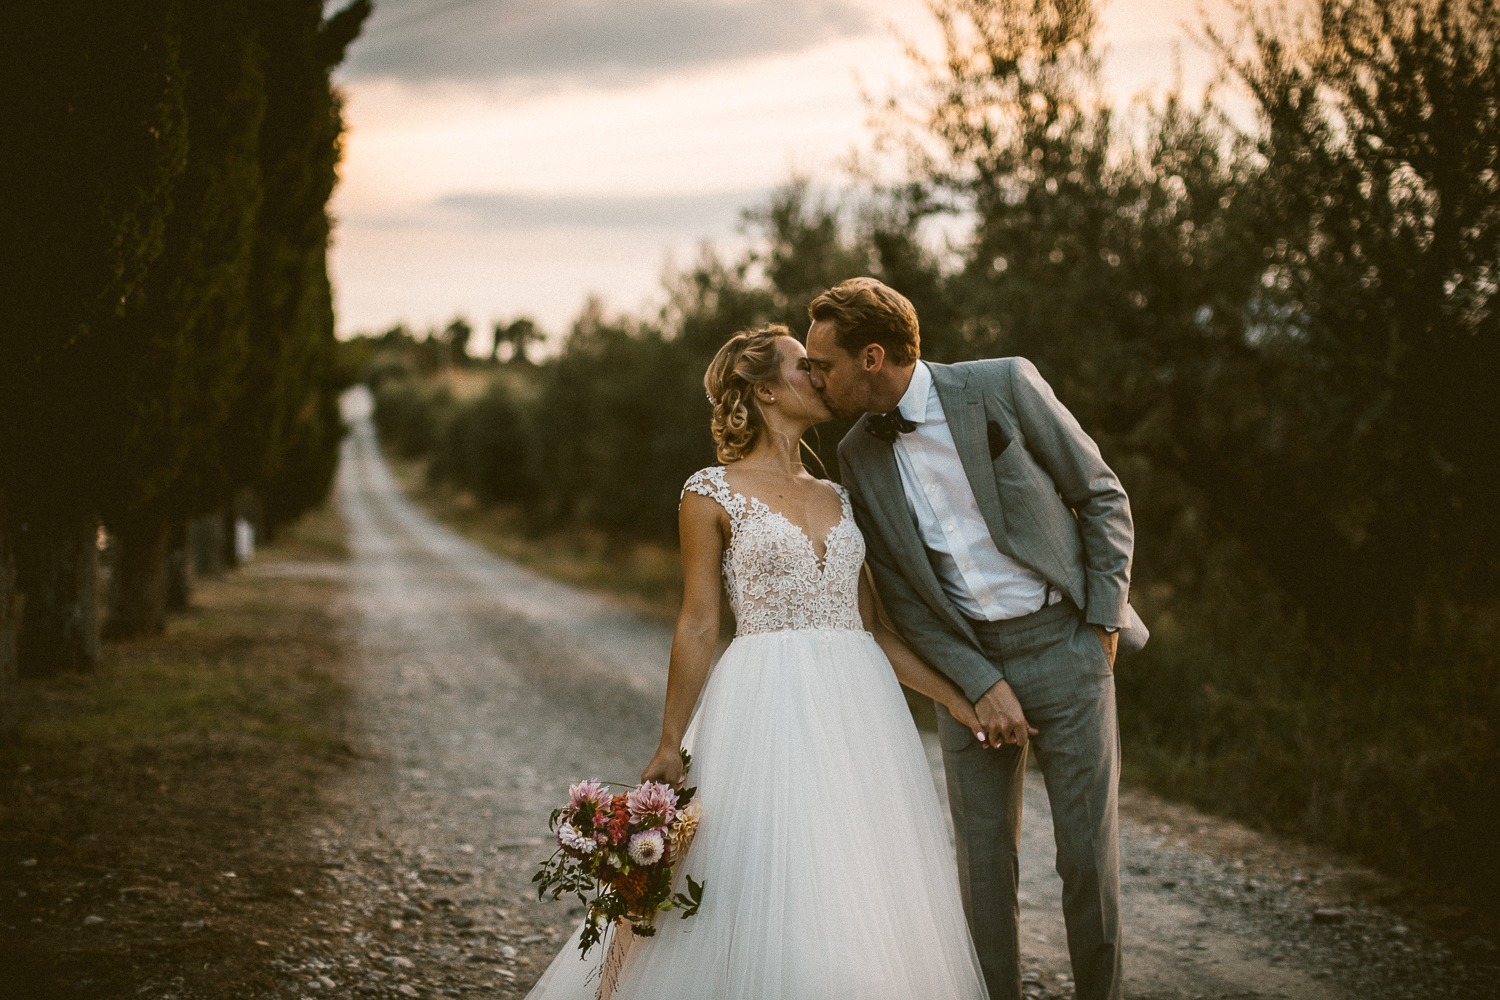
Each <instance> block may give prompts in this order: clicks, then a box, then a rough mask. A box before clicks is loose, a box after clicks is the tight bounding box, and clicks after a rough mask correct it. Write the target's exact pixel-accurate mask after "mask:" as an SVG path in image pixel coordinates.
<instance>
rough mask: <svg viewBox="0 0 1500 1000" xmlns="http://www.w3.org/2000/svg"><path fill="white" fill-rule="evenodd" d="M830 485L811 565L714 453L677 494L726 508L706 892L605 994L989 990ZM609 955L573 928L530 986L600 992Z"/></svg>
mask: <svg viewBox="0 0 1500 1000" xmlns="http://www.w3.org/2000/svg"><path fill="white" fill-rule="evenodd" d="M838 489H839V495H840V496H841V497H842V499H843V506H844V510H843V517H842V518H841V519H840V521H839V523H838V524H837V525H836V526H835V527H834V528H833V530H832V531H830V532H829V535H828V539H827V551H826V554H825V556H824V559H823V563H822V565H819V564H818V560H817V557H816V554H815V552H814V549H813V546H812V542H811V540H809V539H808V537H807V536H806V534H804V533H803V532H802V531H801V530H800V529H799V528H797V527H796V526H795V525H793V524H792V523H791V522H790V521H788V520H787V519H786V518H785V517H783V516H782V515H780V514H778V513H775V512H773V511H771V510H770V509H769V508H768V507H767V506H766V505H765V504H763V503H762V502H761V501H759V500H757V499H755V498H751V497H745V496H742V495H740V494H738V493H735V492H733V491H732V490H730V488H729V487H728V485H727V484H726V482H725V479H724V470H723V468H713V469H705V470H703V471H702V472H698V473H695V474H694V475H693V476H692V478H690V479H689V480H688V481H687V485H686V486H685V487H684V489H683V492H684V493H686V492H687V491H688V490H692V491H694V492H696V493H701V494H703V495H704V496H708V497H712V498H713V499H714V500H716V501H718V502H719V504H721V505H722V506H723V507H724V509H725V510H726V511H727V512H728V513H729V518H730V521H731V524H732V537H731V541H730V545H729V549H728V551H726V552H725V553H724V584H725V587H726V588H727V589H728V592H729V597H730V601H731V603H732V605H733V607H734V612H735V616H736V619H737V621H738V625H739V628H738V632H737V634H736V636H735V639H734V641H733V642H732V643H730V645H729V648H728V649H727V650H726V651H725V653H724V655H723V656H722V657H721V658H720V660H719V662H718V664H717V665H715V667H714V668H713V670H712V672H711V673H710V674H709V677H708V680H707V682H706V683H705V685H704V689H703V695H702V698H701V699H700V701H699V704H698V708H697V711H696V714H695V715H694V717H693V721H692V723H691V724H690V725H689V727H688V731H687V736H686V740H685V743H686V745H687V747H688V749H689V750H690V751H691V752H692V755H693V770H692V774H691V776H690V779H689V783H690V784H693V785H696V786H697V787H698V796H699V798H700V799H701V800H702V802H703V819H702V823H701V825H700V826H699V829H698V835H697V838H696V839H695V840H694V841H693V844H692V847H691V848H689V850H688V853H687V856H686V858H685V859H684V861H683V862H682V866H681V867H680V868H679V869H678V876H677V877H678V881H679V888H680V886H681V884H684V883H683V880H682V874H683V872H684V871H685V872H686V873H687V874H690V875H692V877H693V878H695V879H697V880H698V881H700V882H703V883H704V886H705V887H704V892H703V905H702V908H701V909H700V910H699V911H698V914H697V916H695V917H690V918H688V919H686V920H684V919H680V918H679V917H678V915H677V914H676V913H673V912H667V913H664V914H662V915H661V916H659V917H658V918H657V921H656V927H657V933H656V935H655V936H654V937H649V938H637V939H636V940H635V941H634V942H633V944H632V946H631V949H630V951H629V953H628V957H627V959H626V965H625V967H624V970H623V972H622V973H621V975H620V978H619V981H618V986H617V989H616V992H615V994H614V998H613V1000H720V998H723V1000H779V998H786V1000H793V998H795V1000H835V998H847V1000H881V998H889V1000H913V998H923V1000H947V998H966V1000H968V998H983V997H984V996H985V989H984V985H983V980H982V979H981V974H980V970H979V961H978V959H977V958H976V956H975V953H974V947H973V945H972V943H971V942H970V939H969V930H968V925H967V924H966V923H965V921H964V915H963V910H962V905H961V902H960V899H959V891H958V874H957V869H956V866H955V863H954V858H953V852H952V849H951V848H950V847H949V844H948V837H947V832H946V830H945V827H944V824H943V820H942V815H941V813H940V811H939V810H940V808H941V806H940V804H939V802H938V798H937V793H936V791H935V790H934V789H933V784H932V775H931V772H930V771H929V769H928V764H927V758H926V756H925V754H924V753H923V750H922V744H921V740H920V738H919V737H918V735H917V731H916V728H915V726H913V724H912V720H911V715H910V714H909V712H908V711H907V707H906V702H905V700H904V699H903V698H902V695H901V690H900V686H899V684H898V683H897V681H896V677H895V674H894V672H893V671H892V669H891V665H890V661H888V660H887V659H886V657H885V654H884V653H883V652H882V651H881V649H880V647H879V646H877V645H876V644H875V639H874V637H873V636H871V635H870V633H868V632H866V631H865V630H864V625H863V623H862V622H861V620H860V616H859V606H858V593H859V575H860V569H861V566H862V565H863V563H864V555H865V545H864V538H863V536H861V535H860V533H859V529H858V528H857V527H855V524H854V517H853V512H852V510H851V508H850V505H849V497H848V494H847V493H845V492H844V491H843V489H842V488H838ZM580 932H581V928H580ZM602 958H603V948H602V947H600V946H598V945H596V946H595V947H594V949H593V950H592V951H591V952H590V953H589V955H588V957H587V958H580V956H579V954H578V933H575V934H574V935H573V938H572V939H571V940H570V941H569V942H568V943H567V944H566V945H564V946H563V949H562V952H561V953H560V954H559V955H558V956H557V958H556V959H555V960H554V961H553V963H552V965H551V966H550V967H549V968H548V969H547V971H546V972H545V973H544V974H543V975H542V978H541V979H540V980H539V981H538V982H537V984H536V986H535V988H534V989H533V990H532V992H531V994H530V997H531V998H532V1000H593V998H594V996H595V991H596V990H597V987H598V978H597V975H596V973H597V970H598V968H599V966H600V964H601V961H602Z"/></svg>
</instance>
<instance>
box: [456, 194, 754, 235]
mask: <svg viewBox="0 0 1500 1000" xmlns="http://www.w3.org/2000/svg"><path fill="white" fill-rule="evenodd" d="M768 195H769V192H768V191H728V192H716V193H712V194H695V195H645V196H627V197H609V196H575V195H561V196H549V195H529V194H485V193H469V194H451V195H447V196H445V197H443V198H441V199H439V200H438V202H437V207H438V208H440V209H443V210H445V211H446V212H449V213H454V214H457V215H458V216H459V218H461V219H462V220H463V221H464V222H465V223H467V224H468V225H469V226H471V227H475V228H480V229H489V230H540V229H653V230H663V231H673V232H686V233H691V234H693V235H695V236H710V235H714V234H718V233H725V232H730V231H733V229H734V226H735V225H736V223H738V222H739V219H740V213H741V212H742V211H743V210H744V209H746V208H750V207H752V206H755V205H760V204H763V203H764V202H765V200H766V198H767V197H768Z"/></svg>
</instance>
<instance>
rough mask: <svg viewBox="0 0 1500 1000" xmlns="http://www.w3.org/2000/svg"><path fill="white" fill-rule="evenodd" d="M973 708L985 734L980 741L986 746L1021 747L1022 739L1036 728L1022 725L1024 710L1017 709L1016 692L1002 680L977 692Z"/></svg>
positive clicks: (1019, 706) (1023, 723) (1028, 737)
mask: <svg viewBox="0 0 1500 1000" xmlns="http://www.w3.org/2000/svg"><path fill="white" fill-rule="evenodd" d="M974 711H975V712H976V713H978V715H979V723H980V728H981V729H983V731H984V734H985V736H986V737H987V739H986V740H985V744H984V745H985V746H987V747H991V748H994V747H1001V746H1005V745H1006V744H1008V743H1013V744H1015V745H1016V746H1018V747H1024V746H1025V745H1026V741H1027V740H1029V739H1030V738H1031V737H1033V736H1035V735H1036V734H1037V730H1035V729H1032V728H1031V727H1030V726H1029V725H1027V724H1026V713H1025V712H1023V711H1021V703H1020V701H1018V700H1017V699H1016V693H1015V692H1014V691H1012V690H1011V689H1010V685H1009V684H1007V683H1006V682H1005V681H998V682H997V683H996V684H995V685H994V686H993V687H991V688H990V689H989V690H988V691H986V692H985V693H984V694H982V695H980V696H979V701H977V702H975V704H974Z"/></svg>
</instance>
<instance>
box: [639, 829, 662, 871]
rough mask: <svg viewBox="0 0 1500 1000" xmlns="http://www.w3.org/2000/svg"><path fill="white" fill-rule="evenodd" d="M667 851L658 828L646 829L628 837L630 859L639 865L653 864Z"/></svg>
mask: <svg viewBox="0 0 1500 1000" xmlns="http://www.w3.org/2000/svg"><path fill="white" fill-rule="evenodd" d="M666 851H667V842H666V839H665V838H663V837H662V835H661V831H660V830H647V831H646V832H645V833H638V834H636V835H635V836H633V837H631V838H630V860H631V861H634V862H635V863H636V864H638V865H641V866H643V867H644V866H646V865H654V864H656V863H657V862H658V861H660V860H661V856H662V855H663V854H665V853H666Z"/></svg>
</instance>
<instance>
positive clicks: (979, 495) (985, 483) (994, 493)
mask: <svg viewBox="0 0 1500 1000" xmlns="http://www.w3.org/2000/svg"><path fill="white" fill-rule="evenodd" d="M927 367H928V368H929V369H931V370H932V383H933V385H934V386H935V387H936V388H937V394H938V399H939V400H941V401H942V404H943V415H944V416H945V417H947V418H948V431H949V433H951V434H952V435H953V446H954V447H955V448H957V449H958V458H959V461H960V462H962V463H963V467H964V475H965V477H967V478H968V480H969V488H970V489H971V490H973V491H974V499H975V501H977V502H978V504H979V511H980V513H982V514H983V515H984V523H985V526H986V527H987V528H989V529H990V538H992V539H993V540H994V542H995V547H996V548H998V549H999V550H1000V551H1001V552H1003V553H1005V554H1006V555H1008V556H1012V557H1014V555H1015V554H1014V553H1013V552H1011V550H1010V544H1009V542H1008V540H1007V537H1006V533H1005V512H1004V511H1003V510H1002V509H1001V507H1000V491H999V489H998V487H996V485H995V467H994V464H993V462H992V460H991V459H990V444H989V436H988V434H987V433H986V427H985V420H984V396H983V394H981V393H980V392H978V391H975V390H973V389H970V388H969V385H968V378H967V377H966V376H965V375H964V374H963V372H962V371H961V370H960V369H958V368H954V367H952V366H950V365H933V364H929V365H928V366H927ZM894 464H895V463H894V461H893V462H892V465H893V466H894Z"/></svg>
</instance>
